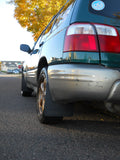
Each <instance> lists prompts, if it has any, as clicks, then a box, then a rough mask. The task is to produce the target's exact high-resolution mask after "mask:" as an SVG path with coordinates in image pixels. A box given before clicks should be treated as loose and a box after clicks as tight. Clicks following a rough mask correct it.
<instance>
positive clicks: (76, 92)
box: [48, 64, 120, 102]
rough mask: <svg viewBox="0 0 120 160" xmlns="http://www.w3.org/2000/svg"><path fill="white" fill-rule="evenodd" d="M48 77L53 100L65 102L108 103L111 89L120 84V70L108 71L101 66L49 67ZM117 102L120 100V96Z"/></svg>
mask: <svg viewBox="0 0 120 160" xmlns="http://www.w3.org/2000/svg"><path fill="white" fill-rule="evenodd" d="M48 77H49V87H50V90H51V95H52V98H53V100H54V101H63V102H64V101H67V102H73V101H80V100H87V101H106V100H108V96H109V93H110V92H111V87H112V86H113V85H115V84H116V82H117V83H118V82H119V83H120V72H119V71H118V70H113V69H108V68H105V67H104V66H101V65H89V64H88V65H86V64H61V65H54V66H49V68H48ZM116 88H117V87H116ZM112 90H113V89H112ZM116 90H117V89H116ZM63 93H64V94H63ZM118 93H119V92H118ZM112 95H113V93H112ZM111 97H112V96H111ZM114 97H115V96H114ZM111 99H112V98H111ZM113 99H114V98H113ZM117 100H120V95H119V96H118V97H117Z"/></svg>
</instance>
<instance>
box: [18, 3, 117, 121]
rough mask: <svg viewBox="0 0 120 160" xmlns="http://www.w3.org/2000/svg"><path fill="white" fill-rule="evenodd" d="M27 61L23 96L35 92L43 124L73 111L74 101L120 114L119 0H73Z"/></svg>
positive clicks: (58, 16)
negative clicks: (97, 105)
mask: <svg viewBox="0 0 120 160" xmlns="http://www.w3.org/2000/svg"><path fill="white" fill-rule="evenodd" d="M20 48H21V50H22V51H25V52H28V53H29V55H30V58H29V59H27V61H26V62H25V63H24V65H23V72H22V88H21V93H22V95H23V96H26V95H30V94H31V93H32V92H33V91H34V93H36V94H37V113H38V118H39V120H40V121H41V122H42V123H49V122H50V121H52V120H56V119H61V118H62V117H64V116H71V115H72V114H73V105H72V103H74V102H84V101H85V102H89V103H90V102H97V104H99V103H101V102H102V104H103V105H104V106H105V107H106V108H107V109H108V110H110V111H112V112H117V113H119V112H120V1H118V0H114V1H113V0H109V1H108V0H69V1H67V3H65V5H64V6H63V7H62V8H61V10H60V11H59V12H58V13H57V14H56V15H55V16H54V17H53V19H52V20H51V21H50V23H49V24H48V26H47V27H46V28H45V29H44V31H43V32H42V34H41V35H40V37H39V38H38V40H37V41H36V42H35V45H34V47H33V49H31V48H30V47H29V46H28V45H25V44H22V45H21V46H20Z"/></svg>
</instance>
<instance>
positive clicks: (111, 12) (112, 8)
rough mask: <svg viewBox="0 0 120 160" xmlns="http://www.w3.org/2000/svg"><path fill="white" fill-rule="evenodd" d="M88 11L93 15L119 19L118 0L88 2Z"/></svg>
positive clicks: (92, 0) (119, 1)
mask: <svg viewBox="0 0 120 160" xmlns="http://www.w3.org/2000/svg"><path fill="white" fill-rule="evenodd" d="M89 11H90V12H92V13H94V14H99V15H102V16H106V17H111V18H117V19H120V0H90V2H89Z"/></svg>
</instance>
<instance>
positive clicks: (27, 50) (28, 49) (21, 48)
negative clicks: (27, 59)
mask: <svg viewBox="0 0 120 160" xmlns="http://www.w3.org/2000/svg"><path fill="white" fill-rule="evenodd" d="M20 50H21V51H24V52H28V53H30V52H31V51H32V50H31V48H30V46H29V45H27V44H21V45H20Z"/></svg>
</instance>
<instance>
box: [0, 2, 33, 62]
mask: <svg viewBox="0 0 120 160" xmlns="http://www.w3.org/2000/svg"><path fill="white" fill-rule="evenodd" d="M7 1H9V0H0V61H24V60H25V59H26V58H27V57H28V54H27V53H25V52H22V51H20V49H19V48H20V44H28V45H30V47H31V48H32V46H33V45H34V40H33V37H32V34H31V33H30V32H27V31H26V29H24V28H22V27H21V26H20V24H19V23H18V22H17V20H16V19H15V18H14V8H15V7H14V5H11V4H8V3H6V2H7Z"/></svg>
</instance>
